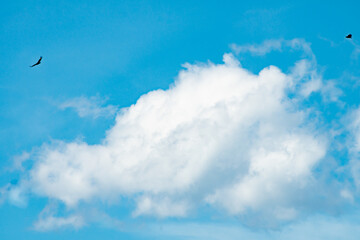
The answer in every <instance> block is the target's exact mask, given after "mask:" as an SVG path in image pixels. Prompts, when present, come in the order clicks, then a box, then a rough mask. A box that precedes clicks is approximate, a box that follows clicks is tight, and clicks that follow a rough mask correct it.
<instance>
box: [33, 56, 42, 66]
mask: <svg viewBox="0 0 360 240" xmlns="http://www.w3.org/2000/svg"><path fill="white" fill-rule="evenodd" d="M41 59H42V57H40V59H39V60H38V61H37V63H35V64H34V65H31V66H30V67H35V66H36V65H39V64H40V63H41Z"/></svg>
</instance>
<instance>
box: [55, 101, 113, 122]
mask: <svg viewBox="0 0 360 240" xmlns="http://www.w3.org/2000/svg"><path fill="white" fill-rule="evenodd" d="M105 102H106V99H101V98H100V97H99V96H93V97H90V98H87V97H83V96H82V97H76V98H72V99H69V100H67V101H65V102H63V103H62V104H60V105H59V108H60V109H62V110H65V109H68V108H72V109H74V110H75V111H76V112H77V114H78V115H79V116H80V117H92V118H94V119H96V118H99V117H111V116H114V115H115V114H116V112H117V111H118V108H117V107H116V106H113V105H107V106H104V105H105Z"/></svg>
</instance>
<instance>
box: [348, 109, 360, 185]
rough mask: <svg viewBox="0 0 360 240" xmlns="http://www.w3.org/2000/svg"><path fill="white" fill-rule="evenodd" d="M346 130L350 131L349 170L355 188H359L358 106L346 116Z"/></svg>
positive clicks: (359, 142)
mask: <svg viewBox="0 0 360 240" xmlns="http://www.w3.org/2000/svg"><path fill="white" fill-rule="evenodd" d="M346 118H347V119H346V122H347V123H348V130H349V131H350V133H351V140H350V141H349V143H348V144H349V147H348V148H349V151H350V156H351V160H350V170H351V173H352V176H353V178H354V182H355V184H356V186H357V188H358V189H359V188H360V107H359V108H357V109H355V110H353V111H352V112H350V114H348V116H347V117H346Z"/></svg>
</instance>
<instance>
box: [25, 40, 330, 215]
mask: <svg viewBox="0 0 360 240" xmlns="http://www.w3.org/2000/svg"><path fill="white" fill-rule="evenodd" d="M297 44H300V45H301V44H302V42H297ZM271 46H272V45H271ZM276 46H277V45H276ZM304 46H305V45H304ZM305 50H306V51H309V50H308V48H306V49H305ZM305 50H304V51H305ZM306 51H305V52H306ZM307 53H308V52H307ZM314 64H316V63H315V62H314V59H313V56H311V58H310V59H308V60H307V59H303V60H301V61H299V62H298V63H297V64H295V67H294V68H292V70H291V72H289V73H288V74H285V73H283V72H282V71H281V70H280V69H278V68H277V67H275V66H269V67H266V68H264V69H263V70H262V71H260V72H259V73H258V74H253V73H251V72H249V71H247V70H246V69H244V68H242V67H241V64H240V63H239V62H238V61H237V60H236V58H235V57H234V56H233V55H232V54H225V55H224V63H223V64H213V63H208V64H195V65H190V64H186V65H184V67H185V69H184V70H182V71H181V72H180V73H179V75H178V77H177V79H176V81H175V83H174V84H173V85H172V86H171V87H170V88H169V89H167V90H155V91H151V92H149V93H147V94H145V95H143V96H141V97H140V98H139V99H138V101H137V102H136V103H135V104H134V105H132V106H130V107H128V108H125V109H122V110H121V111H120V112H119V113H118V115H117V117H116V122H115V124H114V126H113V127H111V128H110V129H109V130H108V131H107V134H106V137H105V138H104V139H103V140H102V142H101V143H99V144H95V145H89V144H87V143H86V142H82V141H74V142H70V143H65V142H61V141H58V142H55V143H52V144H48V145H44V146H42V147H41V148H40V149H39V150H38V151H37V152H36V154H33V155H32V158H33V160H34V165H33V167H32V168H31V169H30V170H29V171H27V172H26V173H25V176H24V177H23V179H22V181H21V185H20V187H19V188H20V189H27V190H28V191H31V192H32V193H34V194H37V195H39V196H44V197H47V198H50V199H55V200H58V201H60V202H63V203H64V204H66V205H67V206H68V207H70V208H73V209H76V206H77V205H78V204H79V203H81V202H87V203H91V202H92V201H94V200H99V199H100V200H104V201H113V200H114V199H115V201H116V199H117V198H119V197H122V196H125V197H129V198H131V199H133V200H134V202H135V203H136V207H135V208H134V209H133V215H134V216H139V215H151V216H158V217H171V216H177V217H184V216H187V215H188V213H189V211H190V210H192V209H196V208H197V207H198V206H201V205H206V204H208V205H210V206H211V207H214V208H218V209H224V210H226V212H227V213H228V214H232V215H238V216H246V215H247V214H249V213H251V214H252V215H254V216H267V217H269V218H271V219H274V221H275V222H276V221H287V220H291V219H295V218H296V217H297V216H299V215H301V212H306V211H307V210H311V208H312V207H311V204H309V202H310V201H313V200H314V199H316V198H317V196H316V195H317V193H316V188H317V187H318V186H319V184H321V183H320V181H321V180H319V179H318V178H317V175H316V174H315V173H314V169H315V168H316V167H317V165H318V164H319V163H320V162H321V161H322V160H323V159H324V156H325V155H326V151H327V141H326V140H325V138H324V136H323V135H322V133H320V132H317V131H316V130H315V128H314V124H313V123H312V124H309V118H308V115H309V111H308V110H307V109H303V108H301V107H300V104H299V102H301V99H303V98H306V97H308V96H309V95H310V94H311V93H312V92H313V91H317V90H318V89H319V87H311V88H306V89H307V90H306V94H304V93H303V92H304V91H299V89H303V87H304V86H308V85H309V84H310V83H312V82H317V83H319V84H317V85H316V84H315V85H316V86H318V85H319V86H321V84H322V80H321V78H319V77H318V76H317V75H316V74H315V70H314V69H315V68H316V66H314ZM306 84H307V85H306ZM311 191H312V192H313V194H308V193H309V192H311ZM300 195H301V197H298V196H300ZM310 198H311V199H312V200H309V199H310Z"/></svg>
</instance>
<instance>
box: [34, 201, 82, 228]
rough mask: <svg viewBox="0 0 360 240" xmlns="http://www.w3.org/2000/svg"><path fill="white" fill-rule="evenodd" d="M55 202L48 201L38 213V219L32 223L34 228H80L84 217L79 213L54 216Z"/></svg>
mask: <svg viewBox="0 0 360 240" xmlns="http://www.w3.org/2000/svg"><path fill="white" fill-rule="evenodd" d="M56 208H57V206H56V204H53V203H50V204H49V205H47V206H46V207H45V208H44V210H43V211H42V212H41V213H40V215H39V219H38V220H37V221H36V222H35V223H34V226H33V228H34V230H37V231H41V232H46V231H52V230H57V229H60V228H69V227H70V228H80V227H82V226H84V225H85V222H84V219H83V218H82V216H80V215H70V216H67V217H56V216H54V214H55V213H56Z"/></svg>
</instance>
